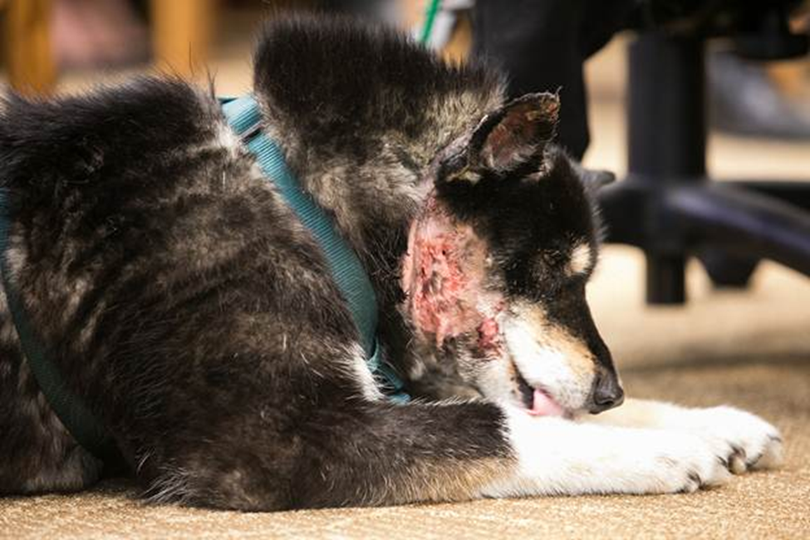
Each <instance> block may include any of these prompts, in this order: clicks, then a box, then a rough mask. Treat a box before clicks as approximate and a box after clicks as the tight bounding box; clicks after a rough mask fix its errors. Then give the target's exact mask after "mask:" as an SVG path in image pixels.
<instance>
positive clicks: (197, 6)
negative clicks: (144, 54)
mask: <svg viewBox="0 0 810 540" xmlns="http://www.w3.org/2000/svg"><path fill="white" fill-rule="evenodd" d="M151 9H152V43H153V50H154V54H155V62H156V63H157V65H158V66H159V67H160V68H161V69H164V70H166V71H168V72H170V73H174V74H176V75H180V76H182V77H189V76H191V75H194V74H195V73H196V72H198V71H199V70H200V69H201V68H203V67H204V65H205V61H206V57H207V54H208V47H209V42H210V40H211V29H212V23H213V18H214V9H215V0H151Z"/></svg>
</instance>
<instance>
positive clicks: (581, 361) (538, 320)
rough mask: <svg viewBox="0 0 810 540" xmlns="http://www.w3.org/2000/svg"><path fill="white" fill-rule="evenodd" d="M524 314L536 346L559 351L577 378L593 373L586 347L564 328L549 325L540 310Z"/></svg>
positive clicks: (531, 310)
mask: <svg viewBox="0 0 810 540" xmlns="http://www.w3.org/2000/svg"><path fill="white" fill-rule="evenodd" d="M524 313H525V317H526V318H528V319H529V321H530V322H531V334H532V337H534V339H535V340H536V341H537V343H538V344H540V345H541V346H543V347H546V348H548V349H552V350H555V351H559V352H560V353H561V354H562V355H563V357H564V358H565V360H566V362H567V363H568V365H569V367H570V368H571V371H573V372H574V373H575V374H576V375H577V376H579V377H588V376H591V375H592V374H593V373H594V369H595V366H596V363H595V362H594V358H593V355H592V354H591V351H590V350H589V349H588V347H587V345H585V344H584V343H583V342H582V341H581V340H579V339H577V338H575V337H574V336H572V335H571V334H570V333H569V332H568V331H567V330H566V329H565V328H563V327H561V326H559V325H556V324H552V323H550V322H549V321H548V318H547V317H546V315H545V313H543V311H542V310H541V309H537V308H531V309H527V310H525V312H524Z"/></svg>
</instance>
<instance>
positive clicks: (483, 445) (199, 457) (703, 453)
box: [144, 401, 732, 510]
mask: <svg viewBox="0 0 810 540" xmlns="http://www.w3.org/2000/svg"><path fill="white" fill-rule="evenodd" d="M258 418H259V417H258V415H257V416H256V420H257V421H258ZM251 421H253V417H252V416H251ZM240 423H241V420H239V421H237V420H231V421H230V422H229V426H232V427H231V428H228V427H227V426H225V427H226V428H227V429H235V430H236V431H235V432H234V433H237V432H238V433H245V432H247V431H250V429H246V428H245V426H244V425H241V426H240ZM234 433H230V434H229V433H226V432H225V431H223V430H222V429H219V428H218V429H217V430H216V431H211V432H210V433H209V435H208V436H206V437H205V438H203V439H201V440H199V441H198V443H197V444H195V445H194V446H193V447H188V451H189V452H191V453H185V454H183V455H175V456H174V457H173V458H172V459H171V464H169V461H166V460H164V461H154V462H152V463H151V464H148V465H147V466H146V467H145V471H144V475H146V476H149V475H150V473H149V470H151V471H153V472H156V473H157V475H156V476H155V477H153V478H151V479H149V478H145V479H146V480H147V481H151V484H152V487H153V489H152V491H151V493H152V495H153V498H154V499H157V500H165V501H171V500H178V501H181V502H185V503H186V504H193V505H206V506H214V507H219V508H237V509H243V510H281V509H289V508H313V507H327V506H361V505H393V504H405V503H412V502H420V501H457V500H468V499H473V498H480V497H510V496H518V497H520V496H531V495H546V494H572V495H573V494H585V493H668V492H679V491H692V490H695V489H698V488H699V487H701V486H704V485H712V484H717V483H721V482H722V481H724V480H725V479H726V478H727V477H728V476H729V473H728V471H727V470H726V468H725V466H724V465H723V460H724V459H726V457H727V456H728V455H729V454H730V453H731V452H732V449H731V448H730V447H728V446H727V445H725V444H724V443H723V442H722V441H716V442H710V441H706V440H704V439H701V438H698V437H694V438H690V437H688V436H687V437H683V436H666V435H664V436H662V435H661V434H660V433H658V432H657V431H656V430H640V429H624V428H613V427H604V426H596V425H587V424H578V423H575V422H571V421H567V420H564V419H560V418H533V417H530V416H529V415H528V414H526V413H525V411H522V410H516V409H507V408H504V407H501V406H499V405H496V404H492V403H486V402H466V403H459V402H444V403H433V404H429V403H411V404H407V405H393V404H387V403H383V402H363V401H358V402H355V403H348V402H346V403H341V404H339V405H333V406H331V407H330V406H323V407H320V408H318V410H317V411H315V412H314V414H312V415H311V416H309V417H308V418H307V419H306V420H305V421H303V422H300V423H297V424H296V425H295V426H290V427H289V429H285V430H284V431H276V432H274V433H273V434H272V436H268V437H267V438H266V439H265V438H264V437H257V436H252V437H251V440H252V444H250V445H241V446H238V447H234V446H233V445H226V444H224V441H225V440H228V439H230V438H231V437H233V435H234Z"/></svg>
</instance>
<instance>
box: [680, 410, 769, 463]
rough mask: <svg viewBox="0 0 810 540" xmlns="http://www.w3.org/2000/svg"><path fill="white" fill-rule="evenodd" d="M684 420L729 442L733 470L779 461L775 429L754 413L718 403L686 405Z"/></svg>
mask: <svg viewBox="0 0 810 540" xmlns="http://www.w3.org/2000/svg"><path fill="white" fill-rule="evenodd" d="M684 420H685V425H684V427H686V428H690V430H691V429H693V430H695V431H696V432H698V433H700V434H701V435H704V436H706V437H714V438H720V439H722V440H724V441H726V442H727V443H728V444H729V445H731V447H732V448H733V449H734V453H733V454H732V455H731V456H730V458H729V468H730V469H731V471H733V472H734V473H736V474H740V473H743V472H745V471H746V470H748V469H769V468H774V467H778V466H779V465H781V464H782V462H783V450H782V437H781V435H780V434H779V430H777V429H776V427H774V426H773V425H771V424H769V423H768V422H766V421H765V420H763V419H762V418H760V417H758V416H756V415H754V414H751V413H749V412H745V411H741V410H739V409H735V408H734V407H726V406H722V407H712V408H710V409H689V410H687V411H685V418H684Z"/></svg>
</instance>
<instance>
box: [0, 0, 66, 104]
mask: <svg viewBox="0 0 810 540" xmlns="http://www.w3.org/2000/svg"><path fill="white" fill-rule="evenodd" d="M5 4H6V9H7V11H6V15H5V32H4V34H5V39H6V43H5V46H6V59H7V66H8V74H9V81H10V82H11V86H12V87H13V88H14V89H15V90H17V91H18V92H20V93H23V94H29V95H32V94H47V93H50V92H52V91H53V89H54V87H55V85H56V66H55V64H54V56H53V49H52V47H51V32H50V27H51V17H52V10H51V0H7V1H6V2H5Z"/></svg>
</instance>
